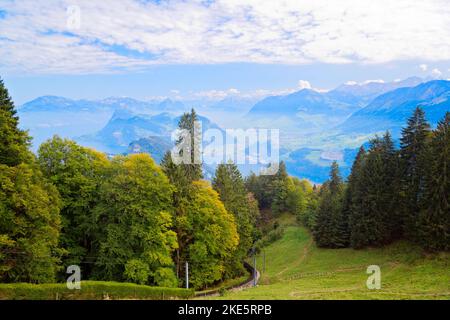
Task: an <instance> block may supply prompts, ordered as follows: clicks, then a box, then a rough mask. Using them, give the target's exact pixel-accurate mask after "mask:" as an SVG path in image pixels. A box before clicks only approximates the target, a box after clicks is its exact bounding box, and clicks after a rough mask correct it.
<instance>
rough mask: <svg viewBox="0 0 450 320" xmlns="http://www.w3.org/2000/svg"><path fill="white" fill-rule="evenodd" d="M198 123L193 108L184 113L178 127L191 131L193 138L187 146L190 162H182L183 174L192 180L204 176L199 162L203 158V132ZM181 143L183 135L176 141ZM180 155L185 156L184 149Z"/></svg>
mask: <svg viewBox="0 0 450 320" xmlns="http://www.w3.org/2000/svg"><path fill="white" fill-rule="evenodd" d="M198 124H199V120H198V116H197V113H196V112H195V110H194V109H192V110H191V112H190V113H185V114H183V115H182V116H181V119H180V121H179V123H178V128H179V129H180V130H186V131H187V132H189V135H190V139H191V141H190V145H189V146H188V148H187V151H188V152H189V153H190V156H189V158H190V163H187V164H181V168H182V170H183V174H184V175H185V176H186V177H187V179H188V180H189V181H190V182H192V181H195V180H200V179H202V177H203V174H202V166H201V164H199V163H197V162H198V161H199V160H200V159H201V154H200V147H201V132H200V128H199V126H198ZM181 143H182V137H180V138H179V139H178V140H177V141H176V144H177V145H180V144H181ZM180 155H181V156H183V150H181V151H180Z"/></svg>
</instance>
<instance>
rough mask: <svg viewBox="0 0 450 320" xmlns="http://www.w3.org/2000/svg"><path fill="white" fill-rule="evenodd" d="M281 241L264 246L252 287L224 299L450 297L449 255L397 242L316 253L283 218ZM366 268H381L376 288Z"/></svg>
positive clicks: (291, 222)
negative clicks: (370, 284)
mask: <svg viewBox="0 0 450 320" xmlns="http://www.w3.org/2000/svg"><path fill="white" fill-rule="evenodd" d="M279 220H280V221H281V223H282V224H283V225H289V226H287V227H286V229H285V233H284V235H283V237H282V238H281V239H280V240H278V241H276V242H274V243H273V244H271V245H269V246H268V247H266V248H265V255H266V265H265V271H263V260H262V254H260V255H259V256H258V258H257V268H258V269H259V270H260V271H263V272H262V276H261V279H260V283H259V285H258V287H256V288H251V289H247V290H243V291H240V292H227V293H226V294H225V296H224V297H221V298H224V299H450V271H449V270H450V254H449V253H439V254H433V255H431V254H426V253H424V252H423V251H422V250H421V249H420V248H419V247H417V246H414V245H412V244H410V243H407V242H404V241H399V242H397V243H394V244H392V245H389V246H386V247H384V248H368V249H363V250H353V249H321V248H317V247H316V246H315V244H314V243H313V241H312V238H311V235H310V233H309V232H308V231H307V230H306V229H305V228H303V227H301V226H298V225H296V224H295V222H294V221H295V220H294V219H292V218H289V217H288V216H286V215H283V216H281V217H280V219H279ZM369 265H378V266H380V268H381V289H379V290H369V289H368V288H367V286H366V280H367V278H368V276H369V275H368V274H366V270H367V267H368V266H369Z"/></svg>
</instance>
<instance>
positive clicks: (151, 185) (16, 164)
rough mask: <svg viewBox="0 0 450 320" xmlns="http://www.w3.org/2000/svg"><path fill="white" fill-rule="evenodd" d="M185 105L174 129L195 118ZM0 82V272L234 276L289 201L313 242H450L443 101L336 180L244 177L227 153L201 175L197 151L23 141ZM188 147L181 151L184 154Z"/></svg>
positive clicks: (155, 278) (449, 168) (43, 279)
mask: <svg viewBox="0 0 450 320" xmlns="http://www.w3.org/2000/svg"><path fill="white" fill-rule="evenodd" d="M196 120H197V114H196V113H195V111H194V110H192V111H191V112H189V113H185V114H184V115H183V116H182V117H181V120H180V122H179V128H180V129H185V130H189V131H193V130H194V123H195V121H196ZM30 142H31V138H30V136H29V135H28V133H27V132H26V131H23V130H21V129H19V119H18V117H17V114H16V110H15V106H14V104H13V102H12V100H11V97H10V96H9V93H8V90H7V89H6V87H5V86H4V84H3V82H1V81H0V282H7V283H15V282H28V283H54V282H64V280H65V278H66V276H67V274H66V273H65V271H66V270H65V268H66V267H67V266H69V265H80V266H81V269H82V278H83V279H89V280H98V281H118V282H132V283H137V284H146V285H151V286H160V287H183V286H185V283H184V281H185V268H184V266H185V263H186V262H188V263H189V282H190V285H191V286H192V287H193V288H195V289H197V290H200V289H204V288H208V287H211V286H213V285H215V284H217V283H220V282H222V281H224V280H227V279H233V278H237V277H239V276H242V275H245V273H246V270H245V269H244V267H243V261H244V260H246V259H247V257H249V256H250V255H252V254H254V253H255V252H258V251H259V250H261V249H262V248H263V247H264V246H266V245H267V244H269V243H271V242H273V241H275V240H276V239H279V238H280V237H281V235H282V232H283V230H282V227H280V226H279V225H278V224H277V223H276V222H275V223H273V221H274V219H273V218H274V217H277V216H279V215H280V214H282V213H285V212H289V213H290V214H293V215H295V216H296V217H297V219H298V220H299V221H300V222H301V223H302V224H303V225H305V226H306V227H308V228H309V229H310V230H311V232H312V234H313V236H314V240H315V242H316V243H317V245H318V246H320V247H328V248H344V247H351V248H355V249H361V248H365V247H373V246H383V245H386V244H389V243H391V242H393V241H395V240H398V239H407V240H409V241H412V242H416V243H419V244H420V245H421V246H422V247H423V248H424V249H425V250H428V251H440V250H444V251H447V250H449V247H450V206H449V202H450V165H449V161H448V159H449V158H450V113H447V114H446V116H445V117H444V118H443V119H442V120H441V121H440V123H439V124H438V126H437V128H435V129H434V130H432V129H431V128H430V125H429V124H428V123H427V121H426V115H425V114H424V112H423V111H422V109H421V108H420V107H418V108H417V109H416V110H415V112H414V114H413V115H411V117H410V118H409V120H408V122H407V124H406V126H405V127H404V129H403V132H402V137H401V141H400V142H399V145H396V142H395V141H393V139H392V138H391V136H390V134H389V132H386V133H385V134H384V135H383V136H376V137H375V138H373V139H372V140H370V141H369V143H368V144H366V145H364V146H361V148H360V150H359V153H358V156H357V157H356V159H355V161H354V163H353V166H352V170H351V174H350V176H349V178H348V179H347V181H343V179H342V178H341V177H340V173H339V167H338V164H337V163H333V165H332V167H331V170H330V178H329V180H328V181H326V182H325V183H324V184H322V185H312V184H311V183H310V182H308V181H307V180H304V179H299V178H296V177H291V176H289V175H288V174H287V171H286V166H285V164H284V163H283V162H281V163H280V164H279V170H278V172H277V174H275V175H271V176H264V175H256V174H250V175H249V176H247V177H243V176H242V174H241V173H240V172H239V170H238V168H237V166H236V165H235V164H233V163H231V162H230V163H224V164H220V165H218V166H217V169H216V171H215V175H214V177H213V178H212V180H211V181H207V180H205V179H204V177H203V174H202V167H201V165H199V164H178V165H177V164H175V163H173V162H172V159H171V156H170V153H167V154H166V155H165V156H164V158H163V160H162V162H161V164H160V165H158V164H156V163H155V161H154V160H153V159H152V158H151V156H150V155H148V154H135V155H127V156H124V155H117V156H114V157H108V156H106V155H105V154H103V153H100V152H97V151H95V150H92V149H89V148H86V147H83V146H81V145H78V144H77V143H75V142H74V141H71V140H68V139H63V138H60V137H58V136H55V137H53V138H52V139H50V140H48V141H46V142H44V143H42V144H41V145H40V147H39V149H38V152H37V154H33V153H32V152H31V151H30ZM195 152H196V150H191V157H192V159H193V158H194V153H195Z"/></svg>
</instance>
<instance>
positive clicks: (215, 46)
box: [0, 0, 450, 74]
mask: <svg viewBox="0 0 450 320" xmlns="http://www.w3.org/2000/svg"><path fill="white" fill-rule="evenodd" d="M73 6H77V7H78V8H79V9H80V12H79V13H80V15H79V17H80V20H79V21H78V20H77V15H76V10H75V11H74V10H73V8H74V7H73ZM77 7H75V9H76V8H77ZM74 19H75V20H74ZM74 21H75V23H74ZM77 22H79V28H78V23H77ZM0 57H1V59H0V68H1V69H3V70H7V71H10V72H14V71H15V72H21V73H68V74H70V73H97V72H99V73H105V72H117V71H121V70H127V71H129V70H139V69H142V68H145V67H147V66H150V65H153V64H212V63H231V62H251V63H283V64H302V63H311V62H326V63H349V62H361V63H384V62H390V61H396V60H407V59H422V60H430V61H440V60H450V6H449V5H448V1H447V0H429V1H422V0H396V1H392V0H378V1H373V0H341V1H327V0H315V1H311V0H292V1H282V0H280V1H272V0H219V1H158V2H151V1H144V0H108V1H91V0H72V1H65V0H60V1H57V0H46V1H44V0H34V1H33V0H20V1H12V0H3V1H2V2H1V4H0Z"/></svg>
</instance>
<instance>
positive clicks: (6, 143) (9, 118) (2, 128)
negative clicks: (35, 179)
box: [0, 79, 32, 166]
mask: <svg viewBox="0 0 450 320" xmlns="http://www.w3.org/2000/svg"><path fill="white" fill-rule="evenodd" d="M29 144H30V138H29V136H28V134H27V132H25V131H23V130H20V129H19V118H18V117H17V113H16V110H15V107H14V103H13V101H12V100H11V97H10V96H9V93H8V89H6V87H5V85H4V84H3V80H2V79H0V164H5V165H7V166H16V165H18V164H20V163H22V162H30V161H31V160H32V155H31V153H30V152H29V151H28V147H29Z"/></svg>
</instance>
